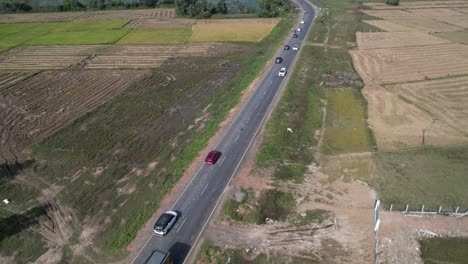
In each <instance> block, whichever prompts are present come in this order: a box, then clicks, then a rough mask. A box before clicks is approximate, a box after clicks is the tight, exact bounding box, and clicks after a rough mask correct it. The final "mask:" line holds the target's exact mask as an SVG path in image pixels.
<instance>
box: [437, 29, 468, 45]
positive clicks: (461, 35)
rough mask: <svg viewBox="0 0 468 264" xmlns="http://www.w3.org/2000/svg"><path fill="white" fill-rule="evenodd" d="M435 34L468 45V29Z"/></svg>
mask: <svg viewBox="0 0 468 264" xmlns="http://www.w3.org/2000/svg"><path fill="white" fill-rule="evenodd" d="M434 36H436V37H438V38H444V39H448V40H450V41H453V42H458V43H460V44H465V45H468V31H456V32H441V33H434Z"/></svg>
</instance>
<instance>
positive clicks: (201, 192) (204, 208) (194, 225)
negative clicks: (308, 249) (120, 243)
mask: <svg viewBox="0 0 468 264" xmlns="http://www.w3.org/2000/svg"><path fill="white" fill-rule="evenodd" d="M301 6H302V8H303V9H304V10H305V11H307V13H306V14H304V13H302V11H301V13H300V16H301V17H303V20H304V24H300V25H297V26H296V27H300V28H301V31H300V32H298V38H292V34H293V33H292V32H291V34H290V36H289V38H288V40H287V42H286V43H284V44H287V45H289V46H291V47H292V46H293V45H299V49H300V48H301V44H302V43H303V41H304V39H305V37H306V36H307V32H308V31H309V29H310V27H311V26H312V22H313V19H314V17H315V11H314V9H313V7H312V5H311V4H309V2H308V1H301ZM297 54H298V51H293V50H292V49H290V50H282V51H281V53H280V55H279V56H281V57H282V58H283V62H282V63H281V64H274V65H272V66H271V68H270V70H269V71H268V72H267V74H266V75H265V77H264V79H263V81H262V82H261V84H260V85H259V86H258V87H257V89H256V90H255V92H254V93H253V94H252V95H251V97H250V98H249V100H248V101H247V103H246V104H245V105H244V107H243V108H242V109H241V111H240V112H239V113H238V114H237V116H236V117H235V119H234V121H233V122H232V124H231V125H230V127H229V128H228V129H227V131H226V132H225V134H224V136H223V137H222V139H221V140H220V141H219V143H218V144H217V146H216V148H215V149H216V150H219V151H221V152H222V156H221V158H220V159H219V160H218V162H217V163H216V165H208V164H204V165H202V167H201V168H200V169H199V170H198V172H197V173H196V174H195V175H194V176H193V177H192V181H191V182H190V183H189V185H188V186H187V187H186V189H185V190H184V192H183V193H182V194H181V196H180V197H179V199H178V200H177V201H176V203H175V205H174V206H173V208H172V210H175V211H178V212H180V213H181V216H180V217H179V219H178V221H177V223H176V224H175V226H174V227H173V228H172V230H171V231H170V232H169V234H168V235H167V236H165V237H159V236H156V235H154V233H153V235H152V236H151V238H150V239H149V240H148V241H147V243H146V244H145V246H144V247H143V248H142V249H141V251H140V252H139V254H138V255H137V257H136V258H135V259H134V260H133V262H132V263H134V264H143V263H146V261H147V259H148V258H149V257H150V255H151V253H152V252H153V251H154V250H155V249H158V250H162V251H168V252H170V253H171V255H172V257H173V259H174V263H175V264H182V263H185V261H186V259H187V256H188V255H189V253H190V254H192V253H193V252H190V250H191V248H192V247H193V246H194V245H195V244H196V242H197V241H198V238H199V237H200V236H201V235H202V234H203V231H204V229H205V226H206V223H207V222H208V220H209V218H210V217H211V214H212V213H213V211H214V209H215V208H216V205H217V203H218V201H219V200H220V198H221V196H222V194H223V192H224V190H225V188H226V186H227V185H228V183H229V182H230V180H231V178H232V177H233V175H234V174H235V173H236V171H237V169H238V167H239V166H240V164H241V162H242V159H243V157H244V155H245V153H246V152H247V150H248V149H249V147H250V144H251V143H252V141H253V139H254V138H255V136H256V135H257V132H258V130H259V129H260V127H261V126H262V123H263V121H264V119H265V118H266V115H267V113H268V111H269V109H270V107H271V105H272V103H273V101H274V100H275V98H276V96H277V95H278V94H279V91H280V89H281V87H282V86H283V82H285V80H286V78H284V77H279V76H278V71H279V70H280V68H281V67H286V68H287V69H288V71H289V69H290V68H291V66H292V64H293V63H294V62H295V60H294V59H295V57H296V56H297ZM288 74H289V73H288ZM154 221H156V219H154ZM149 232H151V231H149Z"/></svg>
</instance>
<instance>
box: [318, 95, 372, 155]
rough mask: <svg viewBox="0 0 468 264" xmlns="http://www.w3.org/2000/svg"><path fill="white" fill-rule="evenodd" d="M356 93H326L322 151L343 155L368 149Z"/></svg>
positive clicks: (362, 111)
mask: <svg viewBox="0 0 468 264" xmlns="http://www.w3.org/2000/svg"><path fill="white" fill-rule="evenodd" d="M360 97H362V96H361V95H360V94H359V91H353V90H333V91H330V92H329V93H328V103H327V115H326V118H325V133H324V138H323V143H322V151H323V153H325V154H343V153H350V152H365V151H369V150H370V144H369V138H370V135H369V133H368V128H367V124H366V120H365V119H364V117H365V114H364V107H363V103H362V101H361V100H360V99H359V98H360Z"/></svg>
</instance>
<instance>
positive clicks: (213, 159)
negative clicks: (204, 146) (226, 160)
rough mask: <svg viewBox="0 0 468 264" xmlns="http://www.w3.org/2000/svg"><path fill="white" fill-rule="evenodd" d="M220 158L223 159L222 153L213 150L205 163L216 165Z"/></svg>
mask: <svg viewBox="0 0 468 264" xmlns="http://www.w3.org/2000/svg"><path fill="white" fill-rule="evenodd" d="M219 157H221V152H219V151H217V150H212V151H210V153H208V156H206V159H205V162H206V163H209V164H215V163H216V162H217V161H218V159H219Z"/></svg>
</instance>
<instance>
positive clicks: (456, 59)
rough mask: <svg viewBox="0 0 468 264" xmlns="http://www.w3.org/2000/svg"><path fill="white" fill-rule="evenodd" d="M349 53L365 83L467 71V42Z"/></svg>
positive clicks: (415, 79) (393, 81) (418, 78)
mask: <svg viewBox="0 0 468 264" xmlns="http://www.w3.org/2000/svg"><path fill="white" fill-rule="evenodd" d="M350 54H351V57H352V59H353V63H354V66H355V68H356V70H357V72H358V73H359V75H360V76H361V78H362V79H363V80H364V82H365V83H366V84H376V83H396V82H406V81H418V80H424V79H427V78H440V77H447V76H454V75H462V74H468V46H466V45H461V44H446V45H432V46H419V47H418V46H415V47H397V48H384V49H373V50H351V51H350Z"/></svg>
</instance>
